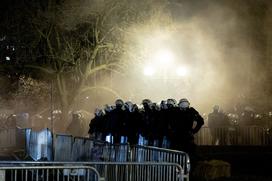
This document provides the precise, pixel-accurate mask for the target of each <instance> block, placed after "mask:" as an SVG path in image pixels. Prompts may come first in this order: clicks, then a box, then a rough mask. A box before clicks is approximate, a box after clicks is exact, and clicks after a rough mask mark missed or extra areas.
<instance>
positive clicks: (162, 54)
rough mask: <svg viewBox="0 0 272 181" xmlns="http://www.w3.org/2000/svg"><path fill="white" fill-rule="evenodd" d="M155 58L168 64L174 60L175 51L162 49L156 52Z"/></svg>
mask: <svg viewBox="0 0 272 181" xmlns="http://www.w3.org/2000/svg"><path fill="white" fill-rule="evenodd" d="M155 59H156V60H157V61H159V62H160V63H161V64H163V65H166V64H169V63H170V62H172V61H173V59H174V56H173V53H172V52H171V51H169V50H160V51H159V52H157V53H156V56H155Z"/></svg>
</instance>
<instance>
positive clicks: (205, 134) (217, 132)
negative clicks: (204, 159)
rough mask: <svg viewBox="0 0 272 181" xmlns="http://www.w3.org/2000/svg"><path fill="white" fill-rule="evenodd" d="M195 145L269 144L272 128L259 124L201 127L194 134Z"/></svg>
mask: <svg viewBox="0 0 272 181" xmlns="http://www.w3.org/2000/svg"><path fill="white" fill-rule="evenodd" d="M195 142H196V144H197V145H270V144H271V143H272V130H270V129H268V128H264V127H259V126H243V127H241V126H231V127H217V128H209V127H202V128H201V130H200V131H199V132H198V133H197V134H196V135H195Z"/></svg>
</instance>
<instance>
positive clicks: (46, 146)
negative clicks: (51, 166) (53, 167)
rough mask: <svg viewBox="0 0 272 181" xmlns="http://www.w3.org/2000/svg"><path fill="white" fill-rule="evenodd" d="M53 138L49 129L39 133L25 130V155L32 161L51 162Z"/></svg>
mask: <svg viewBox="0 0 272 181" xmlns="http://www.w3.org/2000/svg"><path fill="white" fill-rule="evenodd" d="M52 150H53V136H52V133H51V131H50V130H49V129H43V130H41V131H39V132H36V131H32V130H31V129H27V130H26V153H27V155H28V156H30V157H31V158H32V159H33V160H40V159H46V160H50V161H51V160H53V158H52Z"/></svg>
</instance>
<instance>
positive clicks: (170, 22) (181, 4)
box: [96, 0, 271, 112]
mask: <svg viewBox="0 0 272 181" xmlns="http://www.w3.org/2000/svg"><path fill="white" fill-rule="evenodd" d="M159 7H160V8H158V4H154V6H153V7H151V10H152V11H153V14H152V16H150V17H149V19H146V21H145V22H144V23H140V24H139V23H135V24H134V23H133V22H131V24H130V26H129V27H126V29H125V31H126V32H129V33H127V35H125V36H124V40H125V41H124V42H125V45H126V51H127V53H126V54H124V55H122V56H121V59H122V60H123V61H125V62H126V63H127V69H126V72H125V73H124V75H123V76H120V75H116V74H113V75H108V74H107V75H106V76H104V77H102V78H101V77H100V79H99V82H100V83H101V85H110V87H111V88H113V89H114V90H116V91H117V92H118V94H119V95H120V97H121V98H123V99H124V100H131V101H133V102H136V103H138V104H139V103H141V100H142V99H144V98H149V99H151V100H152V101H155V102H160V101H161V100H163V99H167V98H175V99H177V100H179V99H181V98H183V97H186V98H188V99H189V100H190V101H191V105H192V106H193V107H196V108H197V109H199V110H200V111H201V112H208V111H210V110H211V107H212V106H213V105H214V104H218V105H220V106H222V107H223V109H226V110H230V109H232V108H233V106H235V105H236V104H237V103H241V104H247V105H250V106H252V107H254V109H257V110H258V109H259V110H262V109H264V107H267V106H270V105H269V100H271V95H270V92H267V89H269V86H268V85H267V83H268V78H269V76H270V72H271V69H270V68H269V67H268V66H267V65H269V64H270V65H271V63H270V62H271V53H269V52H270V50H269V48H270V49H271V47H269V45H268V44H267V43H268V39H269V38H270V39H271V33H270V32H271V31H270V30H271V20H269V15H271V4H270V3H269V2H268V1H254V2H253V1H247V2H244V1H220V2H218V1H208V0H206V1H171V2H170V3H169V4H168V5H167V6H166V8H165V6H164V8H163V12H162V11H161V10H162V9H161V6H159ZM156 10H157V11H160V12H156ZM165 21H167V23H165ZM270 46H271V45H270ZM164 49H167V50H170V51H171V53H172V54H173V56H174V60H173V62H172V65H169V66H168V67H164V70H163V71H162V70H161V69H158V71H157V72H156V73H155V74H154V75H152V76H149V77H148V76H145V75H144V74H143V70H144V66H145V65H147V64H151V65H152V66H153V67H155V66H156V63H157V62H158V61H157V62H156V61H154V60H150V56H153V57H154V54H156V53H157V52H159V51H161V50H164ZM155 57H156V56H155ZM179 65H182V66H186V67H187V69H188V75H186V76H184V77H178V76H175V75H173V72H175V71H176V70H175V69H176V67H177V66H179ZM164 66H166V65H164ZM98 84H99V83H98ZM105 97H107V98H106V99H104V98H105ZM96 98H97V106H98V107H99V106H100V107H101V106H103V105H104V104H105V103H110V104H113V103H114V100H115V99H116V98H117V97H116V96H115V95H114V96H103V95H100V96H99V95H98V96H96Z"/></svg>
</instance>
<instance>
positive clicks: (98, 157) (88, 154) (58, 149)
mask: <svg viewBox="0 0 272 181" xmlns="http://www.w3.org/2000/svg"><path fill="white" fill-rule="evenodd" d="M54 142H55V144H54V146H55V150H54V160H55V161H115V162H117V161H119V162H121V161H128V155H129V145H128V144H118V145H117V144H110V143H108V142H104V141H98V140H94V139H90V138H81V137H76V138H73V137H72V136H70V135H56V136H55V141H54Z"/></svg>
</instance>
